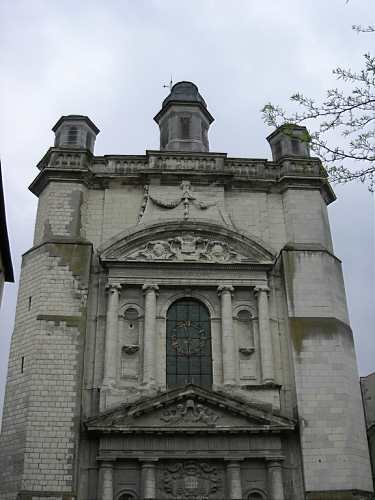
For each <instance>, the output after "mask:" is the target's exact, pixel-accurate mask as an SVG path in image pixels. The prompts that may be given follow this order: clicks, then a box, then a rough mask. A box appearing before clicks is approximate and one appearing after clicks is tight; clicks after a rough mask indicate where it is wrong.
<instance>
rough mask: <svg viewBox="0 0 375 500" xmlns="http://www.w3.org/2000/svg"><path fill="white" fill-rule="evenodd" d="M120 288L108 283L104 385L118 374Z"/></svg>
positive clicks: (109, 383)
mask: <svg viewBox="0 0 375 500" xmlns="http://www.w3.org/2000/svg"><path fill="white" fill-rule="evenodd" d="M120 290H121V285H111V284H109V285H107V291H108V303H107V320H106V331H105V352H104V380H103V385H104V386H106V385H111V383H114V382H115V380H116V376H117V355H118V308H119V295H120Z"/></svg>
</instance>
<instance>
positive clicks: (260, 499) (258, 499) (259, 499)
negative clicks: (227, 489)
mask: <svg viewBox="0 0 375 500" xmlns="http://www.w3.org/2000/svg"><path fill="white" fill-rule="evenodd" d="M266 498H267V497H266V495H265V494H264V493H261V492H260V491H252V492H251V493H249V495H248V496H247V500H266Z"/></svg>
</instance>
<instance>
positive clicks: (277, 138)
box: [267, 123, 311, 162]
mask: <svg viewBox="0 0 375 500" xmlns="http://www.w3.org/2000/svg"><path fill="white" fill-rule="evenodd" d="M310 140H311V138H310V134H309V133H308V131H307V128H306V127H301V126H300V125H294V124H293V123H285V124H284V125H281V126H280V127H278V128H277V129H276V130H275V131H274V132H272V134H270V135H269V136H268V137H267V141H268V142H269V144H270V146H271V150H272V158H273V161H276V162H277V161H279V160H280V159H281V158H283V157H300V158H310V147H309V144H310Z"/></svg>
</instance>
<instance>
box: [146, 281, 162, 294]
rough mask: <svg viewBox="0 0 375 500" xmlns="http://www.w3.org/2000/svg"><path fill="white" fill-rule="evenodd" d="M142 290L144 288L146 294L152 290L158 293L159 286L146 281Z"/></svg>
mask: <svg viewBox="0 0 375 500" xmlns="http://www.w3.org/2000/svg"><path fill="white" fill-rule="evenodd" d="M142 290H143V293H144V294H146V293H149V292H152V291H154V292H155V293H158V291H159V287H158V285H157V284H156V283H145V284H144V285H143V286H142Z"/></svg>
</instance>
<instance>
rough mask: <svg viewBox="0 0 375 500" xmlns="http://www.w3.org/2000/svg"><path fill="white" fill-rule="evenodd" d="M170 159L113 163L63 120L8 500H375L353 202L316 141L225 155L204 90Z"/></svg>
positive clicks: (47, 179)
mask: <svg viewBox="0 0 375 500" xmlns="http://www.w3.org/2000/svg"><path fill="white" fill-rule="evenodd" d="M155 120H156V122H157V124H158V125H159V128H160V150H158V151H147V152H146V154H145V155H136V156H135V155H105V156H95V154H94V144H95V138H96V135H97V134H98V132H99V130H98V129H97V127H96V126H95V125H94V123H93V122H92V121H91V120H90V119H89V118H88V117H85V116H81V115H69V116H63V117H62V118H60V120H59V121H58V122H57V123H56V125H55V126H54V128H53V131H54V132H55V144H54V146H53V147H51V148H50V149H49V150H48V152H47V153H46V154H45V156H44V157H43V158H42V160H41V161H40V163H39V164H38V168H39V170H40V173H39V174H38V176H37V177H36V179H35V180H34V182H33V183H32V185H31V187H30V189H31V191H32V192H33V193H34V194H35V195H36V196H38V197H39V205H38V212H37V221H36V227H35V239H34V244H33V247H32V248H31V249H30V250H29V251H28V252H26V254H25V255H24V256H23V263H22V273H21V280H20V289H19V297H18V304H17V311H16V322H15V329H14V333H13V337H12V345H11V353H10V359H9V368H8V379H7V388H6V396H5V406H4V415H3V426H2V434H1V439H0V499H1V500H15V499H22V500H26V499H27V500H36V499H42V498H43V499H44V500H46V499H50V500H73V499H77V500H130V499H159V500H167V499H170V500H172V499H181V500H182V499H190V500H193V499H209V500H219V499H221V500H223V499H231V500H240V499H246V500H302V499H305V498H307V499H309V500H317V499H320V498H322V499H323V498H324V499H330V500H332V499H337V500H339V499H340V500H341V499H354V498H356V499H357V500H358V499H359V498H370V497H371V492H372V491H373V489H372V479H371V469H370V461H369V455H368V446H367V441H366V431H365V425H364V418H363V412H362V404H361V392H360V388H359V383H358V375H357V368H356V360H355V353H354V346H353V336H352V332H351V329H350V325H349V319H348V313H347V306H346V298H345V289H344V283H343V277H342V271H341V263H340V261H339V260H338V258H337V257H336V256H335V255H334V253H333V247H332V241H331V235H330V228H329V222H328V216H327V208H326V207H327V205H328V204H329V203H331V202H332V201H334V199H335V196H334V194H333V191H332V189H331V187H330V185H329V184H328V181H327V176H326V173H325V170H324V168H323V167H322V165H321V163H320V161H319V160H318V159H317V158H312V157H310V154H309V149H308V134H307V131H306V129H305V128H304V127H297V126H292V127H290V126H286V127H285V126H284V127H280V128H279V129H277V130H276V131H275V132H273V133H272V134H271V135H270V136H269V137H268V141H269V143H270V146H271V150H272V157H273V159H272V161H267V160H263V159H247V158H230V157H228V156H227V155H226V154H223V153H213V152H210V151H209V142H208V129H209V127H210V124H211V123H212V121H213V117H212V116H211V114H210V113H209V111H208V109H207V106H206V103H205V101H204V100H203V98H202V96H201V95H200V94H199V92H198V89H197V87H196V86H195V85H194V84H192V83H191V82H179V83H177V84H175V85H174V86H173V87H172V89H171V92H170V95H169V96H168V97H167V98H166V99H165V100H164V102H163V105H162V108H161V111H160V112H159V113H158V114H157V115H156V116H155Z"/></svg>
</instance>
